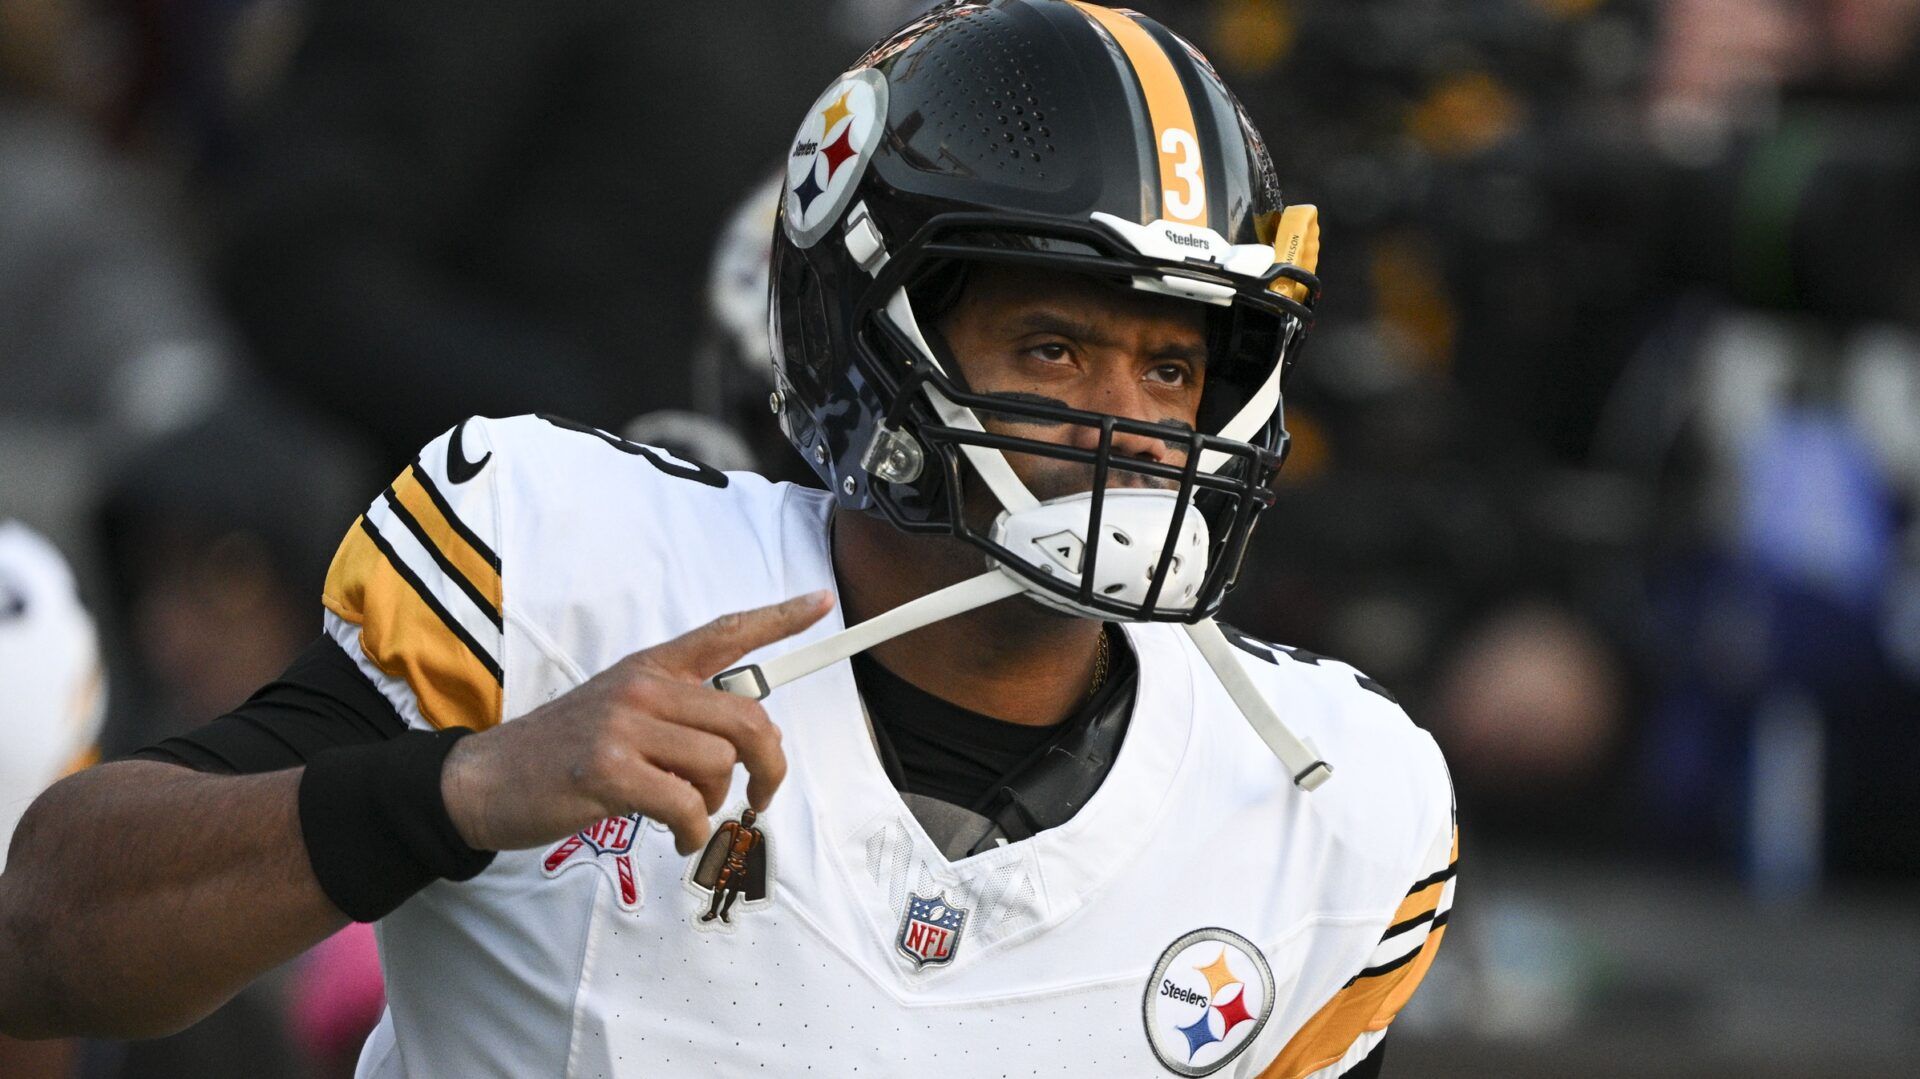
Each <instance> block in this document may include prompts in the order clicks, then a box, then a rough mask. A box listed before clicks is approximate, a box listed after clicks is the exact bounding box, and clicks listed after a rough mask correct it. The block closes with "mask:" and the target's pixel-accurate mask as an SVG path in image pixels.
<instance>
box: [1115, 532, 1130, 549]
mask: <svg viewBox="0 0 1920 1079" xmlns="http://www.w3.org/2000/svg"><path fill="white" fill-rule="evenodd" d="M1112 535H1113V542H1115V543H1117V544H1119V545H1120V546H1122V547H1131V546H1133V541H1132V540H1130V539H1128V538H1127V534H1126V533H1125V532H1114V533H1112Z"/></svg>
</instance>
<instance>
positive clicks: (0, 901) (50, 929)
mask: <svg viewBox="0 0 1920 1079" xmlns="http://www.w3.org/2000/svg"><path fill="white" fill-rule="evenodd" d="M300 775H301V773H300V771H299V770H298V769H294V770H289V771H284V772H274V773H270V774H267V775H256V776H220V775H207V774H203V773H198V772H194V771H191V770H189V769H186V768H180V767H176V766H174V765H169V764H160V763H157V762H151V761H128V762H122V763H116V764H109V765H103V766H101V767H98V768H94V769H90V770H88V771H86V772H83V773H81V774H79V775H76V776H74V777H72V778H70V779H68V780H66V781H64V782H62V783H60V784H58V785H56V786H55V787H54V788H53V789H52V790H49V791H48V792H47V793H46V794H44V795H42V796H41V797H40V799H39V801H37V802H35V803H34V805H33V807H32V808H31V809H30V810H28V812H27V815H26V816H25V818H23V819H22V821H21V823H20V828H19V831H18V832H17V834H16V835H15V837H14V844H13V848H12V851H11V853H10V855H9V859H8V863H7V871H6V873H5V874H4V875H3V876H0V1032H5V1033H9V1034H14V1035H16V1036H24V1037H47V1036H53V1035H61V1034H92V1035H103V1036H117V1037H142V1036H153V1035H156V1034H160V1033H165V1032H170V1031H172V1030H176V1029H179V1028H180V1027H183V1026H186V1025H187V1024H189V1023H191V1022H193V1021H194V1020H196V1019H198V1018H200V1017H201V1016H204V1015H205V1014H206V1013H208V1012H210V1011H212V1010H213V1009H214V1008H215V1007H218V1006H219V1005H220V1004H221V1003H222V1002H223V1001H225V1000H226V999H227V998H229V997H231V996H232V995H233V994H234V993H235V992H237V991H239V989H240V988H241V987H242V986H244V985H246V984H247V983H248V982H249V981H251V980H252V979H253V978H255V977H257V976H258V975H260V974H261V973H263V972H265V971H266V970H268V969H270V968H271V967H273V966H275V965H276V964H279V963H281V962H284V961H285V960H287V959H289V958H292V957H293V956H295V955H298V954H299V953H300V952H301V951H303V950H305V949H306V948H308V947H309V946H311V945H312V944H314V943H315V942H317V941H319V940H321V939H322V938H324V937H325V936H326V935H327V934H329V933H331V932H333V931H334V930H336V929H338V928H339V927H340V926H341V925H342V924H344V923H345V921H346V918H345V916H344V915H342V914H341V913H340V911H339V910H337V909H336V908H335V907H334V906H333V904H332V903H331V902H329V901H328V900H327V898H326V896H325V895H324V894H323V893H322V892H321V890H320V886H319V884H318V883H317V882H316V881H315V880H314V878H313V871H312V869H311V868H310V866H309V864H308V862H307V856H306V848H305V845H304V843H303V842H302V840H301V832H300V822H299V815H298V802H297V796H298V789H299V782H300Z"/></svg>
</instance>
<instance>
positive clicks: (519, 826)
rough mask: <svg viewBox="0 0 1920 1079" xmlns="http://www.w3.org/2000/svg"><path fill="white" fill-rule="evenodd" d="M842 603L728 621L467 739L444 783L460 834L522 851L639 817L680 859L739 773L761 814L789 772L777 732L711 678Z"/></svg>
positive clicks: (785, 607)
mask: <svg viewBox="0 0 1920 1079" xmlns="http://www.w3.org/2000/svg"><path fill="white" fill-rule="evenodd" d="M832 607H833V597H832V594H831V593H828V592H814V593H811V594H808V595H804V596H797V597H795V598H793V599H790V600H787V601H786V602H785V603H776V604H774V605H773V606H770V607H760V608H757V609H755V610H751V611H741V612H739V613H737V614H729V615H722V616H721V617H719V618H716V619H714V620H713V621H712V622H709V623H707V624H706V625H704V626H701V627H700V628H698V629H695V630H692V631H690V632H688V633H685V634H683V635H681V636H679V637H675V638H674V639H673V640H671V641H667V642H665V643H663V644H657V645H654V646H653V647H652V648H648V649H645V650H643V651H639V652H635V653H633V654H632V655H630V656H628V657H626V658H625V659H622V660H620V661H619V662H618V663H615V664H614V665H613V666H611V667H609V668H607V669H606V670H604V671H601V672H600V673H599V674H597V675H594V676H593V677H592V678H590V679H588V680H587V681H586V682H584V683H582V684H581V685H579V686H577V687H575V688H574V689H573V690H572V691H570V692H568V693H566V694H564V695H562V696H560V697H556V698H555V699H553V700H551V701H549V702H547V703H546V704H544V705H542V706H541V707H539V708H536V709H534V710H533V711H532V712H529V713H527V714H526V715H524V716H522V717H520V718H518V719H515V720H513V721H512V722H510V723H502V724H501V725H499V726H498V727H495V728H493V729H492V730H488V731H483V732H481V733H479V734H476V735H473V736H472V737H469V738H463V739H461V740H460V742H459V744H457V745H455V746H454V747H453V751H452V752H451V753H449V754H447V761H446V765H445V767H444V769H443V770H442V771H441V774H440V789H441V793H442V795H443V796H444V797H445V799H446V803H447V813H448V815H449V816H450V817H452V818H453V824H454V827H455V828H457V829H459V832H460V836H461V838H462V839H465V840H466V841H467V842H468V843H469V844H470V845H472V846H474V847H477V848H479V849H482V850H519V849H523V848H526V847H537V846H540V845H542V844H545V843H552V842H555V841H557V840H560V839H564V838H566V837H567V836H570V835H572V834H573V833H575V832H577V831H579V830H580V829H582V828H585V827H587V826H588V825H590V824H592V823H594V822H595V821H598V820H601V819H603V818H606V817H617V816H620V815H622V814H626V813H641V814H644V815H646V816H648V817H651V818H653V819H654V820H657V821H659V822H661V823H663V824H665V825H666V826H667V827H668V828H670V829H672V830H673V838H674V842H675V844H676V845H677V846H678V847H679V849H680V853H682V854H691V853H692V852H693V851H695V850H698V849H699V848H700V845H701V844H703V843H705V842H706V840H707V833H708V831H709V829H710V827H711V825H710V818H711V817H712V815H713V814H714V813H717V812H719V810H720V805H721V803H722V801H724V800H725V798H726V796H727V790H728V788H729V787H730V786H731V785H732V783H733V767H734V765H735V764H744V765H746V767H747V801H748V802H750V803H751V804H752V805H753V807H754V808H755V809H758V810H764V809H765V808H766V806H767V802H768V801H769V800H770V799H771V798H772V797H773V792H774V790H775V788H777V787H779V785H780V781H781V780H782V779H784V778H786V774H787V758H786V754H785V753H784V752H782V750H781V748H780V731H779V728H777V727H775V726H774V725H773V723H772V721H771V720H769V719H768V718H767V713H766V711H765V709H763V708H761V706H760V703H759V702H758V701H752V700H748V699H746V698H744V697H736V696H734V695H732V694H730V693H724V692H722V691H720V690H717V689H714V688H713V687H712V686H710V685H708V683H707V680H708V679H709V678H711V677H713V676H714V675H715V674H718V673H719V672H721V671H723V670H726V669H727V668H729V667H732V666H733V665H734V664H735V663H737V662H738V661H739V659H740V658H741V657H742V656H744V655H746V654H747V653H749V652H752V651H753V650H754V649H756V648H760V647H763V646H765V645H768V644H772V643H773V642H775V641H778V640H781V639H782V638H785V637H791V636H792V635H794V634H795V633H798V632H800V631H801V630H803V629H806V628H807V627H808V626H811V625H813V624H814V623H815V622H817V621H819V619H820V616H822V615H824V614H826V613H827V611H829V610H830V609H832Z"/></svg>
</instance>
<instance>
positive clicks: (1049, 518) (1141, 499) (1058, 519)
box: [993, 487, 1211, 618]
mask: <svg viewBox="0 0 1920 1079" xmlns="http://www.w3.org/2000/svg"><path fill="white" fill-rule="evenodd" d="M1179 506H1180V496H1179V495H1178V494H1177V493H1176V492H1173V491H1163V490H1153V489H1144V490H1143V489H1139V488H1115V487H1110V488H1108V489H1107V491H1106V497H1105V500H1104V504H1103V506H1102V508H1101V512H1100V538H1099V543H1098V557H1096V558H1093V559H1092V560H1091V561H1092V562H1093V563H1094V567H1093V572H1094V581H1093V594H1094V595H1096V596H1101V597H1104V598H1106V599H1110V600H1113V601H1116V602H1119V603H1130V604H1142V603H1145V602H1146V599H1147V592H1148V590H1149V589H1151V588H1152V587H1153V571H1154V569H1155V568H1156V567H1157V566H1159V564H1160V552H1161V550H1162V549H1163V548H1164V547H1165V545H1166V542H1167V530H1168V528H1169V526H1171V525H1172V524H1173V516H1174V513H1175V512H1176V511H1177V510H1178V509H1179ZM1092 508H1093V492H1092V491H1087V492H1084V493H1082V494H1077V495H1067V496H1066V497H1064V498H1054V499H1049V500H1047V501H1045V502H1042V503H1040V504H1039V505H1037V506H1034V507H1033V508H1031V509H1026V510H1021V511H1020V512H1018V513H1006V512H1003V513H1001V514H1000V516H999V518H998V519H997V520H995V521H994V522H993V541H994V542H995V543H997V544H999V545H1000V546H1002V547H1005V548H1006V549H1007V550H1008V551H1011V552H1012V553H1013V554H1014V555H1015V556H1016V557H1018V558H1019V559H1020V560H1022V561H1024V562H1026V563H1027V564H1028V565H1030V566H1032V567H1033V568H1035V569H1037V570H1039V571H1040V572H1042V573H1045V574H1047V575H1049V576H1052V577H1056V578H1058V579H1059V580H1060V582H1061V583H1062V584H1064V585H1066V586H1067V587H1069V588H1073V589H1076V590H1077V589H1079V587H1080V572H1081V567H1083V566H1085V565H1086V564H1087V562H1088V561H1089V559H1088V557H1087V555H1088V550H1087V546H1088V545H1087V539H1086V537H1087V522H1088V517H1089V515H1090V513H1091V511H1092ZM1210 546H1211V545H1210V543H1209V536H1208V534H1207V522H1206V520H1205V519H1204V518H1202V517H1201V516H1200V511H1199V510H1197V509H1195V508H1194V507H1193V505H1192V504H1189V505H1188V506H1187V512H1186V513H1185V514H1183V515H1182V516H1181V520H1180V535H1179V538H1178V540H1176V541H1175V543H1174V548H1173V561H1172V563H1171V564H1169V565H1168V567H1167V583H1166V585H1165V586H1164V587H1162V588H1161V589H1160V595H1159V597H1158V598H1156V599H1155V600H1154V606H1155V607H1156V608H1157V609H1160V610H1175V611H1178V610H1191V609H1193V605H1194V601H1195V600H1196V599H1198V598H1199V595H1200V585H1201V582H1203V581H1205V580H1206V576H1207V555H1208V551H1209V549H1210ZM1029 594H1030V595H1031V596H1032V597H1033V598H1034V599H1035V600H1036V601H1038V602H1040V603H1044V604H1046V605H1047V606H1049V607H1053V608H1057V609H1059V610H1062V611H1067V612H1069V613H1071V614H1077V615H1081V616H1083V617H1088V618H1111V617H1112V616H1111V615H1110V614H1106V613H1103V612H1101V611H1098V610H1094V609H1090V608H1087V607H1082V606H1081V605H1080V604H1078V603H1076V602H1074V601H1073V600H1070V599H1067V598H1066V597H1064V596H1060V595H1058V594H1056V593H1053V592H1049V591H1046V590H1045V589H1041V588H1033V589H1031V591H1030V592H1029Z"/></svg>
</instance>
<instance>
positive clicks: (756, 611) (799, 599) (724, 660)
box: [640, 590, 833, 681]
mask: <svg viewBox="0 0 1920 1079" xmlns="http://www.w3.org/2000/svg"><path fill="white" fill-rule="evenodd" d="M832 609H833V593H832V592H828V591H825V590H822V591H819V592H808V593H807V594H806V595H803V596H795V597H793V598H792V599H789V600H786V601H784V602H781V603H775V604H771V605H769V606H766V607H755V608H753V609H752V610H749V611H735V612H734V613H732V614H723V615H721V616H720V617H718V618H716V619H714V620H713V621H711V622H708V623H707V624H706V625H704V626H700V627H699V628H697V629H692V630H688V631H687V632H686V633H683V634H681V635H680V636H678V637H675V638H674V639H673V640H670V641H666V642H664V643H662V644H657V645H654V646H653V647H652V648H649V649H647V650H645V651H644V652H641V653H640V655H641V656H644V657H645V659H646V662H647V664H648V665H649V666H652V667H655V668H658V669H660V670H663V671H666V672H669V673H671V674H674V675H678V676H680V677H683V678H688V679H692V680H696V681H705V680H706V679H708V678H711V677H712V676H714V675H716V674H718V673H720V672H721V671H724V670H726V669H727V668H728V667H731V666H733V665H734V663H735V662H737V661H738V660H739V659H740V657H741V656H744V655H746V654H747V653H748V652H751V651H753V650H754V649H756V648H760V647H763V646H765V645H769V644H772V643H773V642H775V641H778V640H781V639H783V638H786V637H791V636H793V635H794V634H796V633H798V632H800V631H801V630H803V629H806V628H807V627H808V626H811V625H813V624H814V623H815V622H818V621H819V620H820V618H821V616H823V615H825V614H826V613H827V612H828V611H830V610H832Z"/></svg>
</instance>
